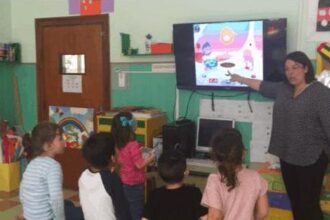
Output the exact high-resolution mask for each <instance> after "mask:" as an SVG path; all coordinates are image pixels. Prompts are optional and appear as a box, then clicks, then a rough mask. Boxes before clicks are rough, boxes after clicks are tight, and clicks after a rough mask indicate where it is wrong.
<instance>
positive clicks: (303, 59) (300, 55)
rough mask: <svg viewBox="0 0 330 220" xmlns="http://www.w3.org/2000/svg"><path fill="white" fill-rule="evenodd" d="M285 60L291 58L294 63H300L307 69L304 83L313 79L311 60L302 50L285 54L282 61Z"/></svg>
mask: <svg viewBox="0 0 330 220" xmlns="http://www.w3.org/2000/svg"><path fill="white" fill-rule="evenodd" d="M287 60H292V61H294V62H296V63H300V64H301V65H303V67H304V68H306V67H307V69H308V71H307V73H306V74H305V81H306V83H310V82H312V81H314V80H315V73H314V68H313V65H312V62H311V60H310V59H309V58H308V56H307V55H306V54H305V53H304V52H301V51H295V52H292V53H289V54H288V55H287V56H286V58H285V60H284V61H285V62H286V61H287ZM285 62H284V63H285Z"/></svg>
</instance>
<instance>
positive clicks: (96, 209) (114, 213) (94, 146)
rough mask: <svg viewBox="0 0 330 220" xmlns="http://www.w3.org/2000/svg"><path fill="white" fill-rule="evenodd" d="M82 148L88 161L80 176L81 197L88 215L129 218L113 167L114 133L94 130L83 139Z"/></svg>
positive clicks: (91, 218)
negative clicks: (84, 140)
mask: <svg viewBox="0 0 330 220" xmlns="http://www.w3.org/2000/svg"><path fill="white" fill-rule="evenodd" d="M82 152H83V157H84V158H85V160H86V161H87V163H88V165H89V167H88V169H86V170H85V171H84V172H83V173H82V174H81V176H80V178H79V197H80V203H81V206H82V209H83V212H84V216H85V219H86V220H98V219H107V220H116V219H117V220H130V219H131V216H130V212H129V208H128V203H127V201H126V198H125V195H124V191H123V187H122V183H121V181H120V178H119V176H118V175H117V174H115V173H113V172H112V171H113V170H111V167H110V166H111V165H112V163H113V161H114V155H115V142H114V139H113V137H112V135H111V134H109V133H98V134H93V135H92V136H90V137H89V138H88V139H87V141H86V142H85V143H84V145H83V148H82Z"/></svg>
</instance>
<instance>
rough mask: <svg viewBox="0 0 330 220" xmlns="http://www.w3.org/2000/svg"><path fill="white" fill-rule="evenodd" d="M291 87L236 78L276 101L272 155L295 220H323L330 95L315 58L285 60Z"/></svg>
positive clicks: (295, 56)
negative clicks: (318, 78)
mask: <svg viewBox="0 0 330 220" xmlns="http://www.w3.org/2000/svg"><path fill="white" fill-rule="evenodd" d="M285 75H286V80H285V82H279V83H274V82H266V81H259V80H254V79H248V78H244V77H241V76H239V75H237V74H233V75H232V76H231V80H232V81H237V82H240V83H243V84H246V85H248V86H249V87H251V88H252V89H255V90H257V91H259V92H260V93H261V94H262V95H264V96H266V97H270V98H274V99H275V102H274V109H273V128H272V135H271V140H270V144H269V153H271V154H274V155H276V156H278V157H279V158H280V163H281V170H282V175H283V180H284V184H285V187H286V190H287V193H288V196H289V198H290V201H291V206H292V211H293V215H294V219H296V220H305V219H306V220H311V219H313V220H318V219H323V215H322V212H321V208H320V204H319V200H320V192H321V186H322V180H323V176H324V173H325V170H326V167H327V164H328V158H327V156H326V155H329V154H330V89H328V88H327V87H325V86H324V85H323V84H321V83H320V82H317V81H316V80H315V76H314V70H313V66H312V64H311V61H310V60H309V58H308V57H307V56H306V55H305V54H304V53H303V52H300V51H296V52H293V53H290V54H288V55H287V57H286V59H285Z"/></svg>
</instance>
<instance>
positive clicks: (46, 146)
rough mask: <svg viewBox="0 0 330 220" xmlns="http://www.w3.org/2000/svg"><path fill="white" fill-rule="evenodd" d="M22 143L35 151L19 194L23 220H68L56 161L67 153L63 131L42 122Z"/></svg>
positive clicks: (60, 173)
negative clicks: (60, 155) (58, 156)
mask: <svg viewBox="0 0 330 220" xmlns="http://www.w3.org/2000/svg"><path fill="white" fill-rule="evenodd" d="M23 142H24V143H25V145H26V146H27V147H31V149H32V157H31V161H30V163H29V164H28V166H27V168H26V170H25V172H24V174H23V178H22V181H21V185H20V192H19V194H20V195H19V197H20V201H21V203H22V205H23V216H24V219H27V220H29V219H54V220H55V219H56V220H58V219H65V215H64V200H63V191H62V182H63V174H62V168H61V165H60V164H59V163H58V162H57V161H56V160H55V159H54V158H55V156H56V155H59V154H62V153H63V152H64V145H65V144H64V141H63V138H62V129H61V128H60V127H59V126H58V125H57V124H55V123H51V122H41V123H39V124H38V125H36V126H35V127H34V128H33V130H32V134H31V136H30V135H25V136H24V140H23Z"/></svg>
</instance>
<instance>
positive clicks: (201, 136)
mask: <svg viewBox="0 0 330 220" xmlns="http://www.w3.org/2000/svg"><path fill="white" fill-rule="evenodd" d="M234 127H235V121H234V120H233V119H224V118H203V117H199V118H198V120H197V135H196V151H197V152H209V151H210V150H211V147H210V142H211V139H212V137H213V135H214V134H215V133H216V132H218V131H219V130H221V129H223V128H234Z"/></svg>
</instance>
